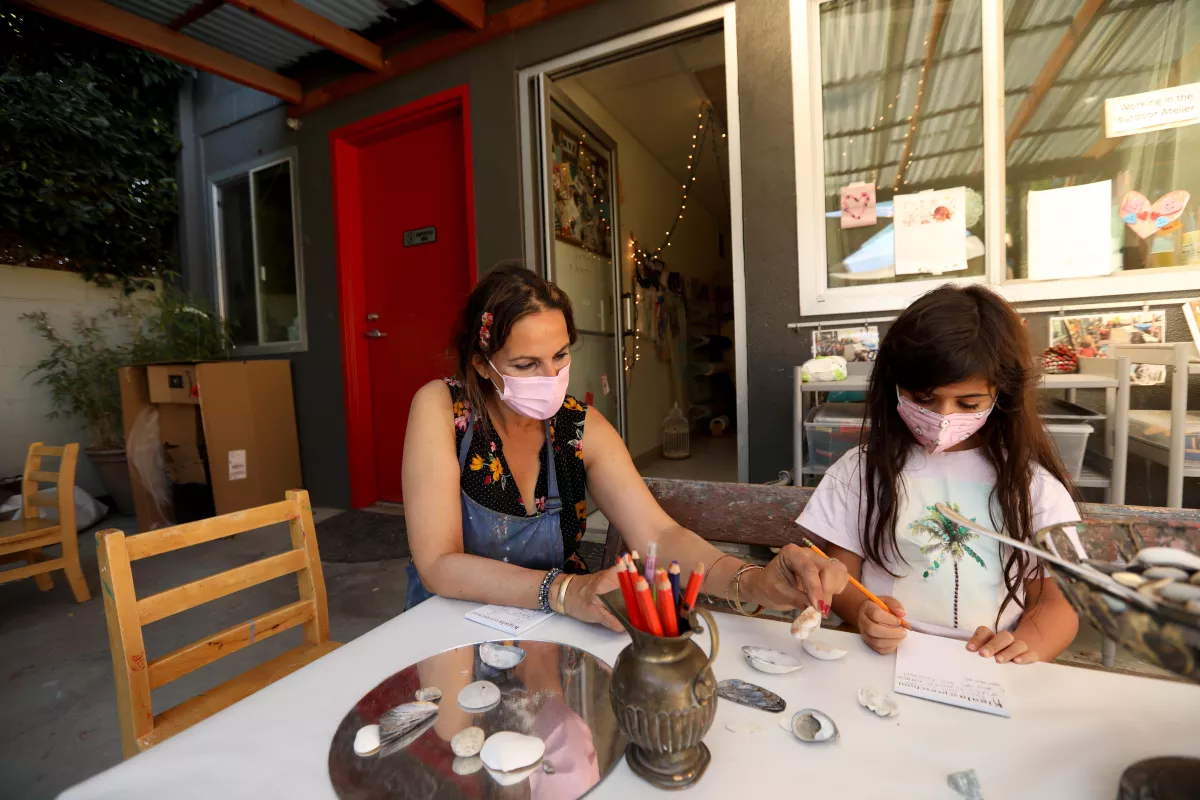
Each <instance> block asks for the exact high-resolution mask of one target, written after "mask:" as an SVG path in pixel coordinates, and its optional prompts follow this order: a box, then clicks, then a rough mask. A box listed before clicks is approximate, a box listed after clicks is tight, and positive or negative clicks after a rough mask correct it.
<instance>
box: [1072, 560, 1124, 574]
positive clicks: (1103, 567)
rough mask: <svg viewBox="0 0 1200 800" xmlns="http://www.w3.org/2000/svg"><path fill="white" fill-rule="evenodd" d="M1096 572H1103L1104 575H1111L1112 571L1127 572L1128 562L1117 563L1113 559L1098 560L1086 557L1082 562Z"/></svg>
mask: <svg viewBox="0 0 1200 800" xmlns="http://www.w3.org/2000/svg"><path fill="white" fill-rule="evenodd" d="M1083 563H1084V564H1087V565H1088V566H1089V567H1091V568H1092V569H1094V570H1096V571H1097V572H1103V573H1104V574H1105V575H1112V574H1113V573H1114V572H1128V571H1129V565H1128V564H1118V563H1116V562H1115V561H1100V560H1098V559H1094V558H1092V559H1088V560H1087V561H1084V562H1083Z"/></svg>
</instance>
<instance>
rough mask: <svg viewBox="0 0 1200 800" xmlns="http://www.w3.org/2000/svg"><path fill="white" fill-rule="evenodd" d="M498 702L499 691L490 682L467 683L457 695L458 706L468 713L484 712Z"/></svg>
mask: <svg viewBox="0 0 1200 800" xmlns="http://www.w3.org/2000/svg"><path fill="white" fill-rule="evenodd" d="M499 702H500V689H499V687H497V686H496V684H494V683H492V682H491V681H475V682H474V683H469V684H467V685H466V686H464V687H463V688H462V691H461V692H459V693H458V704H459V705H460V706H462V707H463V708H465V709H466V710H468V711H486V710H488V709H491V708H493V707H495V705H496V704H497V703H499Z"/></svg>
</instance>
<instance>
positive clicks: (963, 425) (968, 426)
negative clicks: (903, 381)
mask: <svg viewBox="0 0 1200 800" xmlns="http://www.w3.org/2000/svg"><path fill="white" fill-rule="evenodd" d="M896 400H897V401H898V402H897V403H896V411H898V412H899V413H900V419H902V420H904V424H905V425H907V426H908V429H909V430H910V431H912V435H913V436H915V437H916V438H917V441H918V442H920V443H921V446H922V447H924V448H925V452H926V453H928V454H929V455H933V454H934V453H940V452H942V451H943V450H945V449H946V448H949V447H954V446H955V445H956V444H960V443H962V442H965V441H966V440H967V439H969V438H971V437H972V436H974V435H975V434H976V433H977V432H978V431H979V429H980V428H982V427H983V425H984V423H986V422H987V418H988V414H991V413H992V409H993V408H995V407H996V403H995V401H992V405H991V406H990V407H988V408H987V409H985V410H983V411H960V412H958V413H955V414H939V413H937V412H936V411H930V410H929V409H928V408H925V407H924V406H921V405H919V404H917V403H914V402H913V401H912V400H909V399H908V398H906V397H905V396H904V395H902V394H900V388H899V387H896Z"/></svg>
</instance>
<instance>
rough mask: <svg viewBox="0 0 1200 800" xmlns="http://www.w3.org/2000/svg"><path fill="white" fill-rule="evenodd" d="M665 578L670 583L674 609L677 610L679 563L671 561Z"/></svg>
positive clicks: (678, 599)
mask: <svg viewBox="0 0 1200 800" xmlns="http://www.w3.org/2000/svg"><path fill="white" fill-rule="evenodd" d="M667 578H668V579H670V581H671V595H672V596H673V597H674V599H675V608H679V601H680V596H679V562H678V561H672V562H671V568H670V569H668V570H667Z"/></svg>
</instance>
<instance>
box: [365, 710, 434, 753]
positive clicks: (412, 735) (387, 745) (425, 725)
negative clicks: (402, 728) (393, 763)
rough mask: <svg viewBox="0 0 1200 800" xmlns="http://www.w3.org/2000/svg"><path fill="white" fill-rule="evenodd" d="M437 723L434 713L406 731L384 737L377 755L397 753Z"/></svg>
mask: <svg viewBox="0 0 1200 800" xmlns="http://www.w3.org/2000/svg"><path fill="white" fill-rule="evenodd" d="M436 723H437V714H434V715H433V716H432V717H430V718H429V719H427V720H425V721H424V722H422V723H420V724H418V725H417V727H415V728H413V729H412V730H410V731H408V732H407V733H403V734H398V735H395V736H392V737H390V738H388V737H384V739H383V745H382V746H381V747H380V748H379V756H380V757H381V758H382V757H384V756H390V755H391V754H392V753H398V752H400V751H401V750H403V749H404V748H406V747H408V746H409V745H410V744H412V743H413V742H415V741H416V740H417V739H420V738H421V737H422V736H424V735H425V732H426V731H428V730H429V729H430V728H432V727H433V726H434V725H435V724H436Z"/></svg>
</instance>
